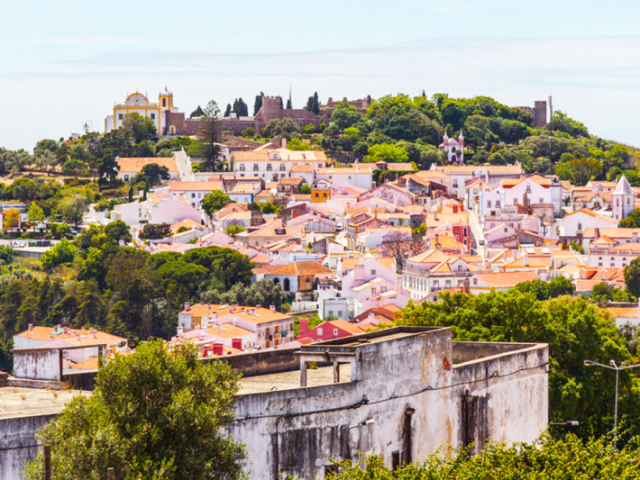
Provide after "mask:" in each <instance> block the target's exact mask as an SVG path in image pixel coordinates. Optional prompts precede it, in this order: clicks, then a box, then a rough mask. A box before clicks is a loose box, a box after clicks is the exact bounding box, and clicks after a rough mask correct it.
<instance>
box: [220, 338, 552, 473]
mask: <svg viewBox="0 0 640 480" xmlns="http://www.w3.org/2000/svg"><path fill="white" fill-rule="evenodd" d="M264 353H265V354H267V353H268V352H264ZM270 354H271V355H274V354H276V352H273V353H270ZM277 354H278V357H277V359H276V358H275V357H274V360H273V361H272V362H271V364H270V366H271V367H272V370H275V371H282V369H283V366H282V363H283V362H284V361H285V360H286V359H285V354H286V351H280V352H277ZM294 355H295V357H294ZM290 356H291V357H294V359H295V360H294V361H297V362H299V373H297V372H295V371H293V372H291V371H290V372H284V373H269V372H268V371H267V372H265V371H264V369H263V370H262V371H261V373H263V374H262V375H258V376H251V372H247V371H245V372H244V378H243V379H242V388H241V390H240V392H239V397H238V402H237V407H236V419H235V421H234V422H233V423H232V424H231V426H230V428H229V431H230V433H231V435H232V436H233V437H234V438H235V439H236V440H237V441H239V442H242V443H244V444H245V445H246V449H247V454H248V462H247V465H246V469H247V471H250V472H251V477H252V478H254V479H258V480H260V479H277V478H281V476H283V475H284V476H286V475H293V476H297V477H300V478H322V477H324V476H325V475H326V474H327V473H328V472H330V471H332V470H333V468H334V467H333V464H332V462H331V461H330V460H329V458H332V459H334V460H343V459H355V458H357V454H358V453H362V454H372V453H374V452H375V454H377V455H380V456H381V458H382V460H383V462H384V464H385V465H386V466H387V467H389V468H392V467H397V466H400V465H402V464H403V463H408V462H421V461H424V460H425V459H426V457H427V456H428V455H430V454H432V453H434V452H435V451H436V450H437V449H438V448H439V447H440V446H441V445H443V444H449V445H451V446H452V447H453V448H456V447H463V446H468V445H471V444H472V443H473V444H474V446H473V447H472V452H473V453H477V452H479V451H480V449H482V448H483V447H484V446H485V443H486V442H487V440H488V439H489V438H491V439H493V440H494V441H498V442H504V443H506V444H507V445H510V444H512V443H514V442H519V441H523V442H531V441H533V440H535V439H536V438H537V437H538V436H539V435H540V433H541V432H542V431H543V430H544V429H545V428H546V426H547V418H548V373H547V372H548V364H549V357H548V346H547V345H546V344H512V343H477V342H452V341H451V330H450V329H448V328H429V327H395V328H391V329H387V330H382V331H377V332H371V333H365V334H361V335H356V336H350V337H347V338H341V339H336V340H331V341H326V342H322V343H316V344H311V345H303V346H302V347H301V349H300V350H299V351H292V352H291V354H290ZM407 358H411V359H412V362H413V363H412V366H411V368H409V366H408V365H407V362H406V359H407ZM264 360H265V361H264V362H263V363H262V365H264V364H269V362H267V359H266V358H265V359H264ZM276 360H280V364H278V363H277V362H276ZM312 362H315V363H316V364H317V365H318V366H320V368H318V369H315V370H311V369H308V368H307V366H308V365H309V364H310V363H312ZM327 364H329V365H330V366H328V367H325V366H324V365H327ZM289 365H290V364H289Z"/></svg>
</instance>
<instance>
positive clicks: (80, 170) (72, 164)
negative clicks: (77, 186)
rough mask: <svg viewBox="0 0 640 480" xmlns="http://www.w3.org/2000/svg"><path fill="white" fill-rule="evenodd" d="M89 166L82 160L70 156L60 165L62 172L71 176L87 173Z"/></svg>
mask: <svg viewBox="0 0 640 480" xmlns="http://www.w3.org/2000/svg"><path fill="white" fill-rule="evenodd" d="M88 171H89V167H88V166H87V164H86V163H84V162H83V161H82V160H76V159H74V158H70V159H69V160H67V161H66V162H64V165H63V166H62V173H64V174H65V175H69V176H71V177H75V178H78V177H81V176H84V175H86V174H87V172H88Z"/></svg>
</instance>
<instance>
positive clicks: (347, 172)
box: [316, 163, 375, 189]
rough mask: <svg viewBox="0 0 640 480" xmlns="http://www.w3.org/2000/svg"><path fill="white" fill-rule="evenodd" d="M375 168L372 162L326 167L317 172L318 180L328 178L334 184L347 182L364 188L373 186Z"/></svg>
mask: <svg viewBox="0 0 640 480" xmlns="http://www.w3.org/2000/svg"><path fill="white" fill-rule="evenodd" d="M373 170H374V166H373V165H371V164H366V163H365V164H362V163H360V164H358V163H356V164H354V165H353V166H351V167H325V168H319V169H318V171H317V172H316V180H326V181H328V182H330V183H331V184H332V185H333V184H342V185H344V184H345V183H348V184H351V185H355V186H357V187H362V188H367V189H369V188H373V187H374V186H375V185H374V182H373Z"/></svg>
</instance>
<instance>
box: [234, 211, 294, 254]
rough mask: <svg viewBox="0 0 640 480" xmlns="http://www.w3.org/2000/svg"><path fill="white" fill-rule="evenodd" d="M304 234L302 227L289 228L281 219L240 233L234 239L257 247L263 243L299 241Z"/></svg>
mask: <svg viewBox="0 0 640 480" xmlns="http://www.w3.org/2000/svg"><path fill="white" fill-rule="evenodd" d="M303 234H304V227H303V226H296V227H289V226H285V225H284V224H283V221H282V219H280V218H276V219H274V220H271V221H270V222H267V223H265V224H264V225H260V226H258V227H256V228H255V229H254V230H252V231H247V232H242V233H240V234H238V236H237V237H236V238H238V239H239V240H241V241H242V242H244V243H246V244H247V245H248V246H250V247H259V246H260V245H263V244H265V243H272V242H276V241H279V240H286V241H289V240H293V239H294V238H297V239H301V238H302V235H303Z"/></svg>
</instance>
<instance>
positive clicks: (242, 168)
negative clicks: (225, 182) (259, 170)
mask: <svg viewBox="0 0 640 480" xmlns="http://www.w3.org/2000/svg"><path fill="white" fill-rule="evenodd" d="M239 170H240V171H241V172H244V170H245V169H244V163H243V164H242V165H240V168H239Z"/></svg>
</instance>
